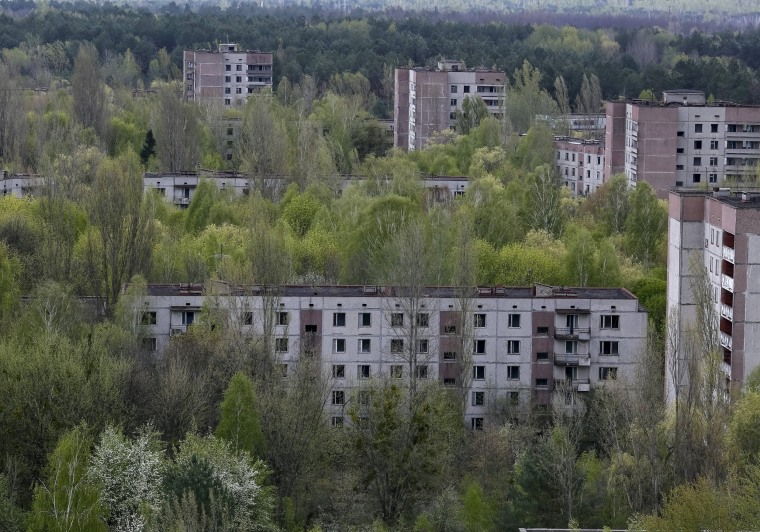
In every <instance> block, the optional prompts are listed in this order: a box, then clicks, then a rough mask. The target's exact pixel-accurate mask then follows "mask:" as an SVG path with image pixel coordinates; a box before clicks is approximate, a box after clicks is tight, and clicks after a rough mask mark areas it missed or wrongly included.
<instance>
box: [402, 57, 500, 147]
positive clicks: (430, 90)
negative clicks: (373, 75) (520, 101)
mask: <svg viewBox="0 0 760 532" xmlns="http://www.w3.org/2000/svg"><path fill="white" fill-rule="evenodd" d="M394 77H395V88H396V89H395V94H394V97H393V122H394V123H393V145H394V146H396V147H397V148H403V149H405V150H418V149H421V148H423V147H425V144H426V143H427V142H428V140H429V139H430V137H431V136H432V135H433V134H434V133H436V132H438V131H444V130H447V129H449V128H451V127H453V126H454V123H455V121H456V113H457V111H461V110H462V104H463V102H464V100H465V98H472V97H476V96H477V97H480V98H482V99H483V101H484V102H485V104H486V107H487V108H488V112H489V113H491V114H492V115H494V116H497V117H500V116H501V114H502V113H503V112H504V101H505V91H504V84H505V81H506V74H505V73H504V72H500V71H495V70H487V69H467V68H465V66H464V63H462V62H461V61H451V60H444V61H440V62H439V63H438V67H437V68H436V69H431V68H397V69H396V71H395V76H394Z"/></svg>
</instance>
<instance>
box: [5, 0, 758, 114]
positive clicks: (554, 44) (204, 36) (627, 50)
mask: <svg viewBox="0 0 760 532" xmlns="http://www.w3.org/2000/svg"><path fill="white" fill-rule="evenodd" d="M24 5H25V4H19V3H18V2H15V3H10V2H4V3H3V4H2V6H3V8H4V9H5V11H8V10H10V9H16V12H19V11H18V10H19V9H20V7H21V6H24ZM55 6H56V7H50V6H44V7H39V8H35V9H33V10H31V11H28V14H27V15H26V16H20V17H11V16H6V15H0V48H4V49H13V48H16V47H22V48H26V49H33V48H34V47H38V46H45V45H50V44H54V43H55V44H56V45H60V47H61V48H63V50H64V51H65V53H66V55H67V57H68V60H66V61H61V62H60V63H59V64H60V69H61V71H59V72H56V71H54V69H55V65H54V66H53V68H51V70H53V72H52V73H53V74H54V75H55V76H63V77H66V76H67V74H68V73H67V69H69V70H70V68H71V66H72V65H73V58H74V56H75V54H76V51H77V50H78V46H79V42H81V41H88V42H91V43H93V44H94V45H95V46H96V48H97V50H98V52H99V54H100V55H101V59H102V60H104V59H106V58H107V56H108V55H109V54H111V55H113V54H124V53H125V52H126V51H127V50H130V51H131V53H132V55H133V56H134V59H135V61H136V63H137V65H138V67H139V68H140V69H141V71H142V74H143V75H144V76H145V78H146V81H149V80H150V78H149V76H148V71H149V65H150V62H151V60H153V59H154V58H155V57H156V56H157V54H158V52H159V51H160V50H161V49H166V51H167V52H169V56H170V58H171V60H172V62H173V63H174V64H175V65H176V66H177V67H180V66H181V61H182V55H181V54H182V50H183V49H190V48H210V47H213V46H214V43H215V42H220V41H226V40H229V41H233V42H239V43H240V44H241V45H242V46H243V47H245V48H251V49H261V50H273V51H274V52H275V65H274V67H275V83H276V84H277V83H279V81H280V79H281V78H282V77H283V76H284V77H287V78H288V80H289V81H290V82H291V83H294V82H296V83H297V82H300V81H301V79H302V77H303V76H304V75H310V76H312V78H314V80H315V81H316V82H317V84H318V85H319V86H325V85H326V84H327V82H328V80H329V79H330V77H331V76H332V75H334V74H339V73H342V72H359V73H361V74H363V75H364V76H365V77H367V79H369V81H370V84H371V87H372V90H373V92H375V93H376V94H380V93H382V91H383V89H382V87H383V79H384V76H385V77H387V76H388V69H389V68H392V67H396V66H406V65H433V64H435V62H436V61H437V59H439V58H440V57H450V58H457V59H463V60H464V61H465V62H466V63H467V65H468V66H487V67H496V68H500V69H504V70H506V71H507V72H510V73H511V72H513V71H514V70H515V69H516V68H519V67H520V66H521V65H522V63H523V61H524V60H526V59H527V60H528V61H529V62H530V63H531V64H532V65H533V66H535V67H537V68H538V69H539V70H540V71H541V72H542V73H543V79H542V84H543V87H544V88H545V89H547V90H551V89H552V83H553V81H554V79H555V78H556V77H557V76H559V75H562V76H563V77H564V79H565V80H566V82H567V85H568V90H569V92H570V94H571V96H572V95H574V94H576V93H577V92H578V90H579V88H580V84H581V81H582V77H583V74H584V73H594V74H596V75H597V76H598V77H599V80H600V82H601V86H602V90H603V93H604V96H605V97H606V98H616V97H618V96H627V97H630V96H637V95H638V94H639V93H640V92H641V91H642V90H645V89H650V90H653V91H655V92H658V91H661V90H663V89H668V88H673V87H684V88H693V89H702V90H704V91H705V92H706V93H707V94H713V95H714V97H715V98H717V99H726V100H735V101H739V102H746V103H757V102H760V82H758V76H757V69H758V68H760V29H755V30H751V31H746V32H733V31H723V32H719V33H704V32H699V31H694V32H692V33H689V34H688V35H680V34H677V33H670V32H669V31H666V30H664V29H660V28H658V27H652V28H647V29H635V28H634V29H617V30H612V29H605V30H601V29H597V30H582V29H576V28H575V27H568V26H566V27H562V28H557V27H552V26H541V25H529V24H507V23H501V22H492V23H489V24H471V23H466V22H457V21H450V20H443V19H442V17H440V18H439V19H438V20H436V19H435V18H433V19H432V20H431V19H428V18H427V17H426V18H424V19H423V18H396V17H391V16H388V15H379V14H373V15H370V16H367V17H366V18H360V17H359V18H354V17H345V18H336V17H334V15H330V14H329V13H325V12H322V11H318V10H311V11H309V10H306V9H297V10H296V9H295V8H293V9H282V10H269V11H265V10H261V9H259V8H256V7H255V6H252V5H250V4H245V5H240V6H237V7H230V8H228V9H226V10H221V9H219V8H217V7H204V8H199V9H198V10H195V11H194V10H191V9H190V8H189V6H187V7H184V8H183V7H179V6H177V5H176V4H169V5H167V6H165V7H163V8H162V10H161V11H160V12H150V11H147V10H145V9H133V8H128V7H121V6H116V5H113V4H106V5H101V6H98V5H94V4H90V3H82V2H80V3H76V4H60V5H59V4H55ZM473 16H476V17H477V16H480V15H473ZM489 18H490V19H493V17H489ZM514 20H515V21H517V20H520V18H519V17H516V18H515V19H514ZM563 20H564V21H565V22H574V21H573V20H571V19H568V18H567V16H564V15H563ZM615 20H620V21H621V22H626V25H629V24H628V22H629V20H628V19H610V23H614V21H615ZM600 22H603V20H602V19H600ZM652 22H662V23H663V24H664V23H665V21H656V20H653V21H652ZM386 112H387V110H386Z"/></svg>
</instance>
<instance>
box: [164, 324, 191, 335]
mask: <svg viewBox="0 0 760 532" xmlns="http://www.w3.org/2000/svg"><path fill="white" fill-rule="evenodd" d="M187 327H188V326H187V325H172V328H171V331H170V332H169V336H177V335H180V334H183V333H185V332H187Z"/></svg>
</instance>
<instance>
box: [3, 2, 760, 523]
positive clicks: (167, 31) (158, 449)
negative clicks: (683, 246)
mask: <svg viewBox="0 0 760 532" xmlns="http://www.w3.org/2000/svg"><path fill="white" fill-rule="evenodd" d="M0 27H1V28H2V32H0V34H1V35H2V39H4V40H3V42H2V46H3V47H4V49H3V52H2V65H0V70H1V71H2V72H1V75H0V156H1V157H2V160H3V163H4V165H5V168H7V169H8V170H10V171H16V172H23V171H26V172H33V173H38V174H40V175H42V176H44V177H45V178H46V186H44V187H43V188H42V191H41V193H40V195H39V196H37V197H35V198H23V199H17V198H13V197H10V196H8V197H3V198H0V333H1V334H2V336H1V337H0V390H2V394H0V434H2V437H1V438H0V466H2V467H1V468H0V529H2V530H9V531H14V530H105V529H109V530H191V529H192V530H277V529H281V530H288V531H298V530H346V529H356V530H370V529H371V530H385V529H389V530H391V529H392V530H396V529H402V530H419V531H427V530H452V531H454V530H456V531H458V530H467V531H470V530H472V531H475V530H514V529H515V528H516V527H517V526H530V525H536V526H539V525H540V526H567V525H568V524H569V523H572V524H573V525H575V524H578V525H580V526H583V527H601V526H604V525H609V526H612V527H617V528H625V527H628V526H630V527H631V528H632V529H634V530H639V529H643V528H646V529H647V530H675V529H688V530H691V529H694V530H697V529H722V530H735V529H736V530H738V529H753V528H757V527H758V526H760V520H759V519H760V517H759V516H760V496H758V493H760V469H758V465H757V463H756V459H757V456H758V441H760V439H759V438H758V434H757V431H758V426H760V422H759V416H760V378H758V379H755V380H754V381H752V382H750V383H748V384H747V386H746V391H745V392H743V393H742V394H738V393H737V394H736V395H735V396H733V397H730V398H729V397H725V396H724V395H723V394H722V393H719V392H718V383H719V379H717V378H716V371H717V370H716V367H715V365H714V364H712V361H713V360H714V357H713V354H714V351H713V347H714V346H713V344H712V343H711V342H712V340H711V339H710V338H704V337H700V336H699V335H698V334H696V333H695V335H694V341H693V343H691V344H689V347H688V349H690V350H691V351H693V353H694V355H693V357H692V360H694V364H692V365H691V366H690V367H689V371H690V372H691V373H690V379H689V382H690V383H692V386H691V387H690V388H689V389H688V390H686V391H684V392H683V394H682V395H681V396H680V397H679V401H678V403H677V404H678V408H672V407H667V406H666V405H665V404H664V401H663V389H664V387H665V383H664V371H663V370H664V364H665V362H664V358H663V352H664V345H663V343H664V340H663V336H664V331H665V329H666V327H667V324H666V323H665V272H664V266H665V245H666V243H665V239H666V220H667V214H666V212H667V211H666V208H665V206H664V205H663V204H662V202H660V201H658V200H657V198H656V196H655V195H654V193H653V191H652V189H651V188H650V187H648V186H647V185H646V183H641V184H639V186H637V187H636V188H635V189H632V190H629V189H628V187H627V182H626V180H625V178H624V177H623V176H616V177H613V178H612V179H611V180H609V181H608V182H607V183H606V184H605V185H604V186H603V187H602V188H601V189H600V190H599V191H598V192H596V193H595V194H593V195H591V196H589V197H587V198H572V197H571V196H570V195H569V193H568V192H567V190H566V189H565V188H563V187H561V186H560V184H559V180H558V176H557V175H556V173H555V167H554V160H555V151H554V148H553V144H552V139H553V136H552V135H553V133H554V132H552V131H551V130H549V129H548V128H547V127H546V126H545V125H542V124H541V123H535V120H534V117H535V115H537V114H559V113H563V112H567V111H568V110H570V109H576V110H580V111H581V112H593V111H594V110H598V109H600V107H601V97H602V95H604V96H617V95H620V94H629V95H630V94H635V95H638V94H639V92H640V91H642V90H645V89H654V90H658V89H661V88H668V87H671V86H689V88H704V89H705V90H707V91H708V92H709V93H711V94H713V95H714V97H715V98H726V99H729V98H731V99H737V100H742V101H748V102H749V101H756V100H757V99H758V98H760V85H759V84H758V80H757V72H756V70H755V69H756V68H757V67H758V63H757V61H758V57H760V55H759V54H755V53H753V52H752V51H751V47H752V46H755V47H756V46H757V41H758V39H757V34H756V33H746V34H741V33H737V34H716V35H708V34H700V33H694V34H691V35H690V36H688V37H684V36H677V35H671V34H668V33H667V32H664V31H661V30H657V29H654V30H640V31H636V32H627V31H619V32H616V31H613V30H598V31H585V30H584V31H581V30H577V29H575V28H569V27H567V28H552V27H546V26H541V27H527V26H526V27H507V26H501V25H491V26H469V25H466V24H461V23H436V24H431V23H426V22H424V21H421V20H409V21H395V22H394V21H389V20H383V19H382V18H372V19H360V20H353V19H345V20H330V21H321V20H318V19H310V20H307V19H306V18H290V17H288V16H282V17H275V16H268V17H266V18H256V17H247V16H238V14H236V13H235V12H234V10H233V11H224V12H221V11H211V12H209V13H205V14H203V15H200V14H196V13H192V12H182V13H169V12H167V13H164V14H162V15H158V16H156V15H154V14H150V13H146V12H140V11H132V10H129V9H125V8H119V7H114V6H105V7H100V8H95V7H93V6H90V8H89V10H88V11H83V10H79V11H77V10H71V11H67V10H58V9H53V8H50V7H49V6H41V7H40V8H39V9H38V10H36V11H35V12H34V13H32V14H31V15H29V16H28V17H26V18H20V19H10V18H8V17H3V18H1V19H0ZM222 35H223V36H224V38H225V40H230V41H239V42H241V43H242V44H243V46H245V47H249V48H260V49H272V50H274V51H275V79H276V86H275V89H274V91H273V93H262V94H258V95H255V96H253V97H251V98H250V99H249V101H248V104H247V105H246V106H245V107H241V108H236V109H225V108H223V107H221V106H216V105H206V104H204V105H196V104H194V103H187V102H183V101H182V100H181V98H180V93H181V81H180V78H181V73H180V67H181V61H180V59H181V55H180V53H181V49H182V48H183V47H185V46H187V47H195V46H200V45H203V46H206V47H210V46H211V45H212V44H213V41H215V40H217V39H220V38H221V36H222ZM254 36H255V38H254ZM442 55H443V56H447V57H462V58H463V59H465V60H466V61H467V62H468V64H469V65H477V64H486V65H491V64H495V65H497V66H499V67H502V68H505V69H506V70H507V71H508V72H509V74H510V75H509V78H510V83H509V86H508V92H507V101H508V104H507V107H506V108H505V113H504V114H505V118H504V119H502V120H496V119H493V118H488V117H486V116H485V114H484V113H482V112H481V111H479V108H478V107H477V106H475V107H474V108H472V109H471V110H470V112H471V115H470V116H464V115H463V116H460V117H459V120H458V121H457V128H456V131H451V132H447V133H445V134H442V135H440V136H439V137H438V138H436V139H435V140H434V141H433V142H432V143H431V145H430V147H429V148H427V149H425V150H423V151H419V152H414V153H410V154H405V153H401V152H397V151H395V150H391V149H390V147H389V145H388V138H387V135H386V133H385V130H384V129H383V127H382V125H381V124H380V123H379V122H378V119H379V118H383V117H387V116H388V113H389V112H390V109H391V102H392V95H393V87H392V71H393V70H392V69H393V67H394V66H397V65H406V64H408V63H413V64H426V63H429V62H431V61H433V60H435V59H436V58H438V57H440V56H442ZM43 87H44V88H45V89H46V90H39V89H41V88H43ZM230 119H234V120H237V121H239V124H240V126H239V127H240V130H239V136H238V140H237V142H236V148H235V155H234V157H232V159H230V160H227V158H226V157H224V156H223V153H224V150H225V149H226V141H225V134H224V133H225V131H226V129H227V126H226V124H227V120H230ZM198 168H205V169H211V170H215V169H216V170H218V169H227V170H236V171H240V172H244V173H246V174H248V175H249V176H251V180H252V181H253V182H254V183H255V184H256V186H255V187H254V190H253V191H252V193H251V194H250V195H248V196H234V195H231V194H228V193H225V192H223V191H219V190H217V188H216V187H215V186H214V185H213V184H211V183H210V182H203V183H202V184H201V185H200V186H199V187H198V189H197V191H196V194H195V196H194V198H193V200H192V202H191V203H190V206H189V207H188V208H187V209H185V210H179V209H176V208H175V207H174V206H172V205H170V204H168V203H166V201H165V199H164V198H163V197H160V196H158V195H157V194H154V193H144V192H143V180H142V176H143V172H145V171H146V170H151V171H161V170H163V171H169V170H171V171H176V170H195V169H198ZM342 174H354V175H361V176H363V179H361V180H356V182H355V183H353V184H352V185H351V186H350V187H349V188H348V189H347V190H345V191H342V193H341V183H342V178H341V175H342ZM423 174H440V175H464V176H468V177H469V178H470V180H471V183H470V186H469V188H468V191H467V193H466V195H465V196H464V197H461V198H455V199H452V200H451V201H447V202H443V203H439V202H435V201H432V199H431V197H430V196H429V195H428V193H427V192H426V191H425V189H424V188H423V186H422V181H421V176H422V175H423ZM270 175H283V176H286V178H285V179H286V180H287V188H286V190H285V192H284V193H283V194H279V195H278V194H276V193H274V192H273V191H271V190H268V189H267V187H266V183H267V180H266V177H267V176H270ZM400 264H401V265H405V267H407V268H408V269H410V270H415V272H417V273H419V272H421V275H422V277H424V282H425V283H428V284H430V285H452V286H473V285H475V284H480V285H498V284H502V285H527V284H531V283H534V282H543V283H548V284H554V285H576V286H624V287H627V288H629V289H630V290H631V291H632V292H633V293H634V294H636V295H637V296H638V297H639V299H640V301H641V303H642V304H643V305H644V306H646V307H647V309H648V311H649V316H650V320H651V327H650V339H649V342H648V347H647V350H646V351H645V352H643V353H640V359H641V363H640V369H639V372H638V373H637V375H636V377H635V379H634V380H633V381H632V382H623V381H622V380H620V381H616V382H612V383H610V385H609V386H605V387H603V388H600V389H598V390H595V391H594V392H592V393H591V394H590V396H589V397H587V398H585V399H583V400H581V398H576V399H574V402H575V406H574V407H573V408H570V409H568V408H565V400H566V398H565V396H564V395H562V397H561V404H557V405H554V406H555V408H551V409H548V410H546V409H539V408H534V407H533V406H532V405H530V404H526V405H521V406H520V408H518V409H516V408H514V407H512V405H509V404H503V405H501V407H500V408H494V411H493V412H492V413H491V417H492V418H493V420H494V422H493V423H490V424H489V425H488V427H487V429H486V430H484V431H474V432H473V431H470V430H466V429H465V427H463V424H462V416H461V409H462V404H461V400H459V399H458V398H456V397H452V396H451V394H449V393H448V392H447V391H446V390H444V389H441V388H439V387H438V386H437V385H435V384H432V385H430V386H424V387H422V386H420V387H419V388H418V389H416V390H415V393H414V394H412V393H410V389H409V387H405V386H387V385H385V384H384V383H383V382H382V381H378V382H376V383H374V384H372V385H371V386H370V388H369V389H367V390H362V391H366V392H368V393H369V396H368V397H370V398H371V400H370V401H369V404H370V406H371V416H370V420H371V422H369V423H359V422H358V418H357V417H356V416H357V414H356V413H355V412H354V413H353V414H352V415H353V419H354V421H355V422H354V423H349V424H347V425H346V426H344V427H340V428H338V427H331V426H330V425H329V420H327V419H326V418H325V416H324V414H323V411H322V407H323V405H324V403H325V401H326V394H328V393H329V386H330V383H329V379H328V378H326V377H325V376H322V375H321V372H319V371H315V368H313V367H309V363H308V361H304V362H303V364H302V365H299V369H298V371H297V372H295V374H294V375H292V376H290V377H288V378H287V379H282V378H274V376H273V375H272V372H271V371H265V370H262V368H271V367H273V364H274V363H275V362H276V353H275V352H274V349H273V348H272V346H271V344H270V342H267V341H266V338H258V337H252V336H248V335H243V334H241V333H240V331H239V329H235V328H234V327H226V326H224V325H220V324H219V322H217V321H215V319H214V316H213V313H212V312H211V311H206V312H205V313H204V315H203V317H202V319H201V320H199V322H198V323H197V324H195V325H193V327H191V328H190V330H189V331H188V332H187V333H185V334H183V335H179V336H176V337H174V338H173V339H172V341H171V343H170V345H169V347H168V348H167V350H166V352H165V353H163V354H162V356H160V357H158V356H156V354H155V353H153V352H150V351H149V350H148V349H146V347H145V345H144V344H143V343H142V341H141V337H140V332H141V328H140V320H139V319H137V320H136V319H135V312H134V301H135V300H136V299H137V298H139V296H140V294H141V293H143V292H144V290H145V284H146V283H179V282H194V283H203V282H207V281H209V280H214V279H218V280H223V281H228V282H231V283H240V284H252V283H259V284H264V285H269V286H276V285H284V284H289V283H302V284H334V283H356V284H384V283H386V282H387V280H388V279H389V278H391V273H392V272H393V270H394V269H396V270H397V269H398V267H399V265H400ZM125 283H129V288H128V289H127V290H126V291H124V289H123V287H124V285H125ZM697 289H698V287H696V288H695V290H697ZM101 303H105V307H101ZM103 308H104V309H105V315H101V313H100V310H102V309H103ZM703 325H704V324H703ZM700 330H705V327H700V326H699V324H695V331H700ZM729 399H730V400H729Z"/></svg>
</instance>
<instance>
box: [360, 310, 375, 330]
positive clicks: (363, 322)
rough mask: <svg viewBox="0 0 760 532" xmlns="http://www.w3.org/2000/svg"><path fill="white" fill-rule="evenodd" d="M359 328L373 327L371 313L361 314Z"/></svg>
mask: <svg viewBox="0 0 760 532" xmlns="http://www.w3.org/2000/svg"><path fill="white" fill-rule="evenodd" d="M359 327H372V314H370V313H369V312H360V313H359Z"/></svg>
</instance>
